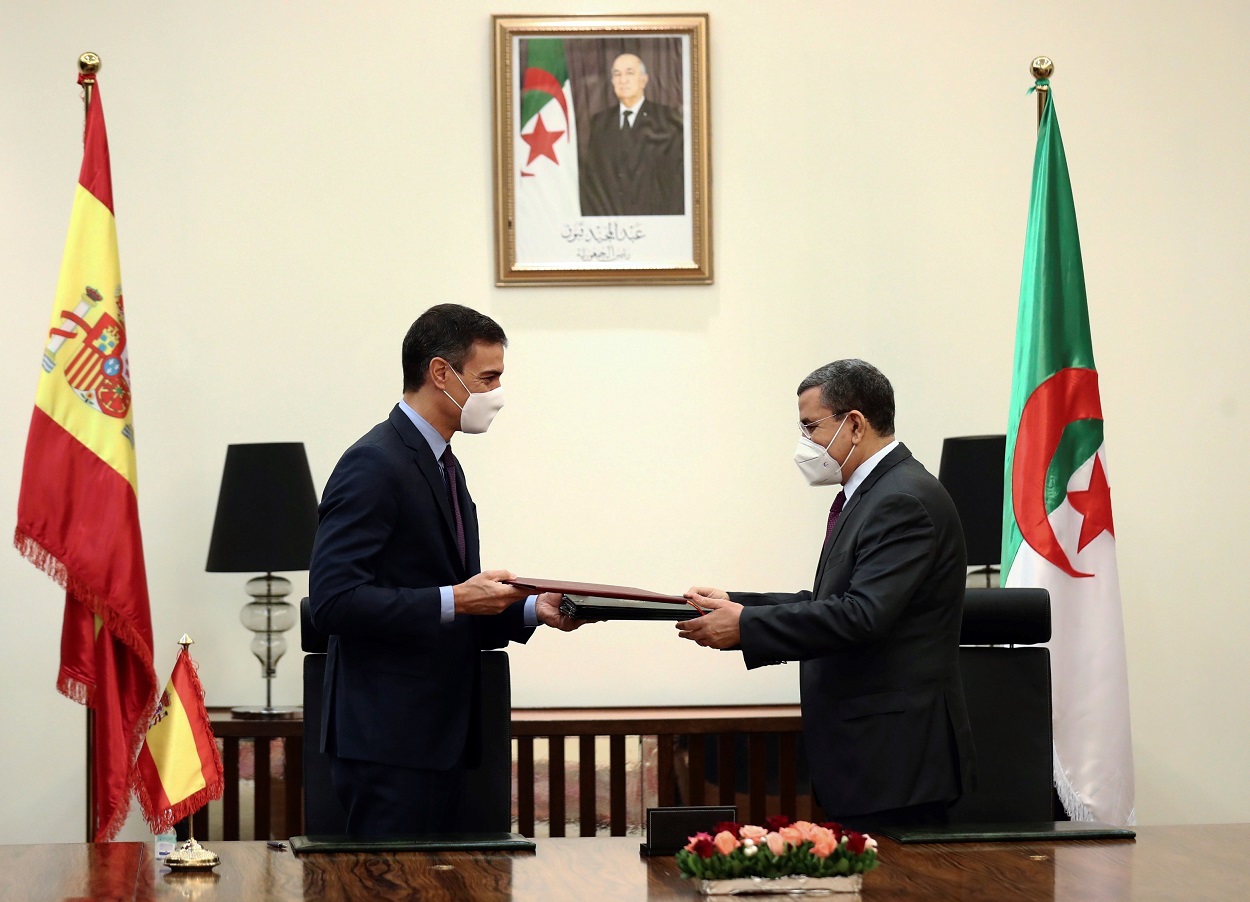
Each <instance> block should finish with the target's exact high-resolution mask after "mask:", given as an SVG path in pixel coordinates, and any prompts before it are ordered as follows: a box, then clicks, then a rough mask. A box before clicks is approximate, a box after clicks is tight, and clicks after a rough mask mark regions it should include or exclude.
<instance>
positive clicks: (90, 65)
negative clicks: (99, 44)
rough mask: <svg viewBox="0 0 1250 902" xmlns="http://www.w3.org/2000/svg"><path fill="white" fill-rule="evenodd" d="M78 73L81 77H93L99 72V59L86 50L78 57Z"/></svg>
mask: <svg viewBox="0 0 1250 902" xmlns="http://www.w3.org/2000/svg"><path fill="white" fill-rule="evenodd" d="M78 71H79V72H81V73H82V74H83V75H95V74H96V73H97V72H99V71H100V58H99V57H98V56H96V55H95V54H94V53H92V52H91V51H90V50H88V51H87V52H86V53H84V54H83V55H82V56H80V57H78Z"/></svg>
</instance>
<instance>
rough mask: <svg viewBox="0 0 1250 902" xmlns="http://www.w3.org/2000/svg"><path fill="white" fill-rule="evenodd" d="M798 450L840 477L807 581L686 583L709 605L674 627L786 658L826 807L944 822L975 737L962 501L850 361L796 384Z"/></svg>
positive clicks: (811, 467) (833, 814) (873, 824)
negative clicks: (901, 434) (748, 588)
mask: <svg viewBox="0 0 1250 902" xmlns="http://www.w3.org/2000/svg"><path fill="white" fill-rule="evenodd" d="M798 412H799V428H800V431H801V436H800V439H799V447H798V450H797V451H796V453H795V463H796V464H798V466H799V469H800V471H801V472H802V473H803V475H804V476H805V477H806V478H807V481H808V482H809V483H810V484H811V485H813V486H834V485H839V484H840V485H842V487H843V488H842V490H841V491H839V492H838V495H837V497H836V498H835V500H834V502H833V505H832V507H831V508H830V512H829V519H828V523H827V528H826V530H825V534H824V537H823V542H821V541H819V537H813V539H814V541H813V543H812V544H813V547H820V555H819V559H818V562H817V565H816V576H815V580H814V582H813V585H812V588H811V590H810V591H802V592H775V593H752V592H728V593H727V592H724V591H722V590H720V589H712V588H708V587H697V588H692V589H691V590H690V591H689V592H688V593H687V597H689V598H690V599H692V600H693V601H694V602H695V603H696V604H698V605H699V606H700V607H702V608H705V609H710V610H709V613H708V614H706V615H704V616H702V617H699V618H696V619H693V620H688V621H685V622H683V623H679V624H677V627H678V629H679V630H680V631H681V635H682V637H683V638H686V639H690V640H692V641H694V642H697V643H698V644H700V645H704V646H708V647H711V648H719V649H739V650H741V652H742V657H743V662H744V663H745V664H746V666H747V667H748V668H755V667H761V666H763V665H766V664H777V663H781V662H783V661H799V662H800V666H799V674H800V685H799V692H800V700H801V702H802V711H803V733H804V741H805V744H806V749H807V757H808V761H809V762H810V767H811V775H812V785H813V788H814V790H815V792H816V795H817V798H818V800H819V802H820V805H821V807H822V808H823V809H824V811H825V813H826V815H828V816H829V817H830V818H832V819H834V820H837V821H840V822H842V823H844V824H847V825H849V826H851V827H854V828H855V829H858V830H875V829H879V828H880V827H881V826H888V825H908V824H912V825H936V824H942V823H946V822H947V811H948V808H949V807H950V805H951V804H952V803H953V802H954V801H955V800H956V799H958V798H959V796H960V795H961V794H962V792H963V791H964V789H966V788H967V789H970V788H971V780H972V773H973V748H972V735H971V731H970V728H969V725H968V714H967V710H966V707H965V703H964V693H963V684H962V682H961V680H960V674H959V659H958V651H959V630H960V624H961V621H962V615H963V599H964V585H965V583H966V580H967V567H966V558H967V555H966V552H965V550H964V538H963V529H962V527H961V525H960V522H959V515H958V513H957V512H956V510H955V506H954V504H953V503H952V501H951V499H950V496H949V495H948V494H947V493H946V490H945V489H944V488H943V487H942V485H941V483H939V482H938V480H937V479H936V478H935V477H934V476H932V475H931V474H930V473H929V472H928V471H927V470H926V469H925V468H924V466H922V465H921V464H920V462H919V461H917V460H916V459H915V458H914V457H912V455H911V452H910V451H908V450H907V446H906V445H903V444H901V443H900V442H899V441H898V440H897V439H896V438H895V436H894V390H893V387H892V386H891V385H890V382H889V380H888V379H886V377H885V376H884V375H883V374H882V373H881V372H880V371H879V370H878V369H877V368H876V367H873V366H872V365H870V364H868V363H865V362H864V361H862V360H839V361H835V362H834V363H830V364H828V365H826V366H823V367H821V368H820V369H818V370H816V371H815V372H813V373H812V374H811V375H809V376H808V377H807V378H806V379H804V380H803V381H802V382H801V383H800V384H799V388H798Z"/></svg>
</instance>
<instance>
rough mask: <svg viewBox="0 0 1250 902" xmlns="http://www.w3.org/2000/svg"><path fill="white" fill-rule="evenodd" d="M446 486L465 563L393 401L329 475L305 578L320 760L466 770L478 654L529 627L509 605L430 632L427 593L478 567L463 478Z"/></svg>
mask: <svg viewBox="0 0 1250 902" xmlns="http://www.w3.org/2000/svg"><path fill="white" fill-rule="evenodd" d="M457 486H458V490H459V497H460V507H461V516H462V519H463V521H464V534H465V545H466V555H465V556H466V559H467V562H466V565H465V566H461V563H460V555H459V552H458V551H457V549H456V539H455V521H454V519H453V516H452V510H451V504H450V502H449V501H448V498H447V490H446V485H445V483H444V482H443V477H442V474H441V473H440V471H439V468H438V462H437V461H436V460H435V458H434V453H433V452H432V451H431V450H430V446H429V443H428V442H427V441H426V440H425V438H424V436H422V435H421V433H420V432H419V431H418V430H417V428H416V427H415V426H414V425H413V424H412V421H411V420H409V419H408V417H407V416H406V415H405V414H404V412H403V411H402V410H400V409H399V406H398V405H396V406H395V408H394V409H393V410H392V411H391V414H390V417H389V418H388V420H387V421H386V422H384V423H380V424H378V425H377V426H375V427H374V428H373V429H371V430H370V431H369V432H368V433H367V434H366V435H365V436H364V437H363V438H361V439H360V440H359V441H358V442H356V444H354V445H352V446H351V447H350V448H348V449H347V451H346V452H345V453H344V454H343V457H342V459H340V460H339V463H338V465H337V466H336V467H335V468H334V473H333V474H332V475H331V476H330V480H329V482H328V483H327V484H326V489H325V493H324V495H323V496H322V501H321V507H320V509H319V512H318V514H319V525H318V527H317V538H316V542H315V544H314V546H313V553H312V564H311V567H310V573H309V607H310V611H311V614H312V620H313V624H314V626H316V628H317V629H318V630H319V631H320V632H322V633H324V634H326V635H328V636H329V657H328V659H327V662H326V676H325V689H324V711H325V716H324V718H323V721H322V733H321V747H322V749H323V750H325V751H329V752H333V753H334V754H336V755H338V756H339V757H342V758H354V759H357V760H361V761H373V762H378V763H381V764H389V765H396V766H403V767H416V768H429V769H436V770H445V769H447V768H449V767H452V766H453V765H456V764H457V763H466V764H468V765H473V764H475V763H476V757H477V755H478V753H479V751H480V745H479V742H480V737H478V735H477V715H476V711H477V705H478V685H479V677H480V664H479V659H480V655H479V652H480V650H482V649H485V648H499V647H501V646H503V645H505V644H507V642H508V640H510V639H516V640H519V641H522V642H524V641H525V640H527V639H528V638H529V636H530V635H531V634H532V633H533V630H532V629H530V628H526V627H525V625H524V610H523V608H524V606H523V604H521V603H517V604H514V605H512V606H511V607H509V608H508V609H507V610H506V611H505V612H504V613H502V614H499V615H497V616H494V617H475V616H468V615H463V614H458V615H456V617H455V619H454V620H453V621H452V622H450V623H446V624H444V623H441V622H440V618H441V612H442V605H441V599H440V596H439V587H440V586H448V585H455V584H456V583H460V582H463V581H464V580H465V579H467V578H468V577H469V576H471V575H473V574H475V573H478V572H479V571H480V570H481V567H480V564H479V557H478V523H477V508H476V505H474V503H473V500H472V498H470V496H469V488H468V485H467V484H466V483H465V480H464V473H463V471H460V472H459V473H458V481H457Z"/></svg>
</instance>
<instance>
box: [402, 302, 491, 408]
mask: <svg viewBox="0 0 1250 902" xmlns="http://www.w3.org/2000/svg"><path fill="white" fill-rule="evenodd" d="M479 341H480V342H482V343H483V344H488V345H503V346H504V347H505V348H506V347H507V346H508V336H506V335H504V334H503V329H501V328H500V326H499V323H497V322H495V321H494V320H493V319H491V318H490V317H489V316H487V315H486V314H484V313H478V312H477V311H476V310H471V309H470V308H468V307H462V306H461V305H459V304H439V305H437V306H435V307H431V308H430V309H429V310H427V311H425V313H422V314H421V315H420V316H418V317H417V321H416V322H415V323H413V324H412V326H411V327H409V329H408V334H407V335H405V336H404V352H403V363H404V391H406V392H408V391H416V390H417V389H419V388H420V387H421V386H422V385H423V384H424V383H425V375H426V373H428V372H429V370H430V361H431V360H433V359H434V358H435V357H441V358H443V359H444V360H446V361H447V362H448V363H450V364H451V366H452V369H454V370H456V371H457V372H459V371H461V370H463V369H464V362H465V361H466V360H468V358H469V352H470V351H471V350H472V349H473V345H474V344H475V343H476V342H479Z"/></svg>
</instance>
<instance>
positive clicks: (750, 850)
mask: <svg viewBox="0 0 1250 902" xmlns="http://www.w3.org/2000/svg"><path fill="white" fill-rule="evenodd" d="M758 851H759V849H757V848H755V843H753V842H751V840H749V839H748V840H747V841H746V842H744V843H743V844H742V854H743V855H745V856H746V857H747V858H750V857H751V856H752V855H754V854H755V853H756V852H758Z"/></svg>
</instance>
